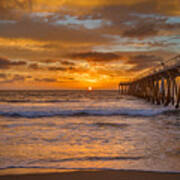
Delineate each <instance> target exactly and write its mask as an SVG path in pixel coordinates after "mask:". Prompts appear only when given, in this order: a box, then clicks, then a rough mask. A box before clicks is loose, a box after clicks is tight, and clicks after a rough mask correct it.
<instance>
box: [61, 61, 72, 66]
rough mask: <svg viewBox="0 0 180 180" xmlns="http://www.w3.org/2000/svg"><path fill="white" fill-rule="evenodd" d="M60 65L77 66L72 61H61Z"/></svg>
mask: <svg viewBox="0 0 180 180" xmlns="http://www.w3.org/2000/svg"><path fill="white" fill-rule="evenodd" d="M60 63H61V64H62V65H65V66H74V65H75V63H73V62H70V61H60Z"/></svg>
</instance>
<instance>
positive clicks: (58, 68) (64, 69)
mask: <svg viewBox="0 0 180 180" xmlns="http://www.w3.org/2000/svg"><path fill="white" fill-rule="evenodd" d="M48 70H49V71H66V68H64V67H58V66H57V67H56V66H51V67H48Z"/></svg>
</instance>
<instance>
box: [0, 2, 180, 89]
mask: <svg viewBox="0 0 180 180" xmlns="http://www.w3.org/2000/svg"><path fill="white" fill-rule="evenodd" d="M179 16H180V1H179V0H166V1H163V0H126V1H124V0H111V1H110V0H91V1H89V0H76V1H75V0H16V1H15V0H1V1H0V85H1V88H14V87H16V88H20V89H21V88H23V87H24V88H27V89H31V88H32V89H39V88H40V89H43V88H45V89H46V88H49V89H51V88H52V89H54V88H56V89H58V88H59V89H87V87H93V89H112V88H116V87H117V84H118V83H119V82H120V81H127V80H129V79H131V78H133V77H135V76H136V75H138V74H141V73H143V72H146V70H148V69H149V68H151V67H154V66H156V65H157V64H158V63H160V62H162V61H164V60H167V59H168V58H171V57H173V56H175V55H178V54H179V52H180V37H179V34H180V17H179Z"/></svg>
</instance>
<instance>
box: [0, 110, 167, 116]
mask: <svg viewBox="0 0 180 180" xmlns="http://www.w3.org/2000/svg"><path fill="white" fill-rule="evenodd" d="M167 111H169V109H167V108H162V109H130V108H126V109H124V108H121V109H107V108H106V109H81V110H58V109H55V110H54V109H43V110H19V109H18V110H16V109H14V110H13V109H12V110H9V111H7V110H5V111H3V110H1V111H0V115H1V116H8V117H24V118H40V117H54V116H119V115H124V116H143V117H148V116H156V115H159V114H162V113H165V112H167Z"/></svg>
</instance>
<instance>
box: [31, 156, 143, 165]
mask: <svg viewBox="0 0 180 180" xmlns="http://www.w3.org/2000/svg"><path fill="white" fill-rule="evenodd" d="M144 158H145V157H143V156H134V157H133V156H114V157H113V156H112V157H110V156H109V157H106V156H92V157H91V156H90V157H89V156H88V157H77V158H65V159H49V160H48V159H42V160H41V159H40V160H36V161H32V162H30V163H28V164H34V163H59V162H68V161H114V160H140V159H144Z"/></svg>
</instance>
